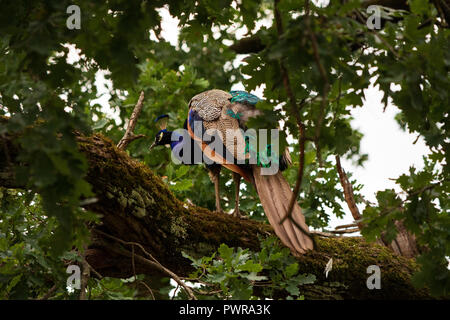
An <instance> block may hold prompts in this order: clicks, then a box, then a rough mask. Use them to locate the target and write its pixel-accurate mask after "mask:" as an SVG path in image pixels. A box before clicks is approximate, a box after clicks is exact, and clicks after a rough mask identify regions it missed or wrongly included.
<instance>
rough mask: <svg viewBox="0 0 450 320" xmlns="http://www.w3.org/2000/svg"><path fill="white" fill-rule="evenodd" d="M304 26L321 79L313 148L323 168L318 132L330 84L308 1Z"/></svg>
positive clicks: (323, 115) (307, 0)
mask: <svg viewBox="0 0 450 320" xmlns="http://www.w3.org/2000/svg"><path fill="white" fill-rule="evenodd" d="M305 24H306V29H307V31H308V34H309V37H310V39H311V46H312V49H313V54H314V60H315V61H316V65H317V68H318V69H319V73H320V76H321V77H322V79H323V87H322V101H321V103H320V110H319V118H318V119H317V124H316V132H315V143H314V144H315V146H316V150H317V159H318V162H319V166H320V167H323V160H322V154H321V151H320V144H319V139H320V131H321V128H322V123H323V120H324V118H325V108H326V105H327V97H328V91H330V82H329V80H328V75H327V72H326V70H325V68H324V66H323V64H322V62H321V61H320V55H319V46H318V44H317V38H316V35H315V33H314V32H313V30H312V28H311V16H310V12H309V0H306V1H305Z"/></svg>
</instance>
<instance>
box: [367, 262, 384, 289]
mask: <svg viewBox="0 0 450 320" xmlns="http://www.w3.org/2000/svg"><path fill="white" fill-rule="evenodd" d="M367 273H368V274H371V275H370V276H369V277H368V278H367V281H366V285H367V289H369V290H373V289H381V270H380V267H379V266H377V265H370V266H368V267H367Z"/></svg>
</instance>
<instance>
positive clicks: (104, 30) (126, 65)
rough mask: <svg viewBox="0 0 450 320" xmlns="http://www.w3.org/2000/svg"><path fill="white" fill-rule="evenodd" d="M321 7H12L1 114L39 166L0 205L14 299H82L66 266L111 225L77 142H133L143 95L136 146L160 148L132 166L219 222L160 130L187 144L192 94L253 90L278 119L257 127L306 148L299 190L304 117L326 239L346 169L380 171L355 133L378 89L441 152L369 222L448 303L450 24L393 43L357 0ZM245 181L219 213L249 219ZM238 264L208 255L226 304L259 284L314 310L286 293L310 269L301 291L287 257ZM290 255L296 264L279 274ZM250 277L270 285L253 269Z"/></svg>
mask: <svg viewBox="0 0 450 320" xmlns="http://www.w3.org/2000/svg"><path fill="white" fill-rule="evenodd" d="M274 3H277V7H276V8H275V7H274ZM314 3H315V2H310V1H308V2H306V1H304V0H281V1H274V2H272V1H257V0H246V1H232V0H222V1H210V0H200V1H194V2H180V1H173V0H168V1H125V0H114V1H108V2H92V1H86V0H82V1H78V2H77V4H78V5H79V6H80V9H81V13H82V19H81V29H80V30H69V29H68V28H67V27H66V19H67V17H68V14H66V8H67V7H68V6H69V5H71V4H72V2H71V1H67V0H62V1H43V0H37V1H25V0H18V1H14V2H11V1H9V2H5V1H1V2H0V5H1V8H2V10H1V11H0V52H1V53H0V116H3V115H6V116H8V117H10V119H9V121H8V122H7V124H6V125H5V124H3V123H1V124H0V136H3V135H5V134H6V133H8V134H19V133H20V138H19V140H18V142H19V143H20V146H21V150H22V151H21V152H20V154H19V158H18V159H19V160H20V162H21V163H27V164H28V165H27V166H21V167H20V168H18V170H17V172H16V177H17V178H18V179H19V180H20V181H21V182H23V183H24V184H26V188H25V190H21V191H17V190H6V189H1V196H2V199H1V203H2V205H1V211H0V230H1V234H0V246H1V250H0V258H1V260H0V296H1V297H2V298H36V297H40V296H43V295H44V294H45V293H46V292H48V291H49V289H50V288H52V286H53V285H54V284H55V283H58V284H59V285H58V290H57V291H56V293H55V294H54V297H58V298H68V299H70V298H74V296H73V295H72V296H71V295H70V294H69V293H67V292H66V291H65V290H64V283H65V278H66V276H67V275H66V274H65V270H64V269H65V268H64V266H65V265H64V263H66V262H67V261H68V260H71V261H76V260H77V255H74V254H73V251H72V248H82V247H83V244H85V243H87V241H88V240H87V238H88V232H87V228H86V224H88V223H96V222H97V221H98V217H96V215H94V214H92V213H89V212H88V211H86V210H84V209H83V208H82V205H83V203H84V201H87V200H89V199H91V198H92V197H93V196H94V193H93V192H92V190H91V187H90V185H89V184H87V183H86V182H85V181H84V176H85V174H86V170H87V163H86V160H85V159H84V157H83V156H82V155H81V154H80V153H79V151H78V148H77V145H76V141H75V137H74V134H73V133H74V131H80V132H84V133H91V132H92V131H99V132H102V133H103V134H105V135H106V136H108V137H110V138H111V139H113V140H114V141H119V139H120V138H121V137H122V135H123V133H124V124H125V123H126V120H127V119H129V117H130V114H131V112H132V110H133V106H134V105H135V103H136V101H137V99H138V96H139V94H140V92H141V91H144V93H145V100H144V108H143V111H142V114H141V116H140V119H139V121H138V124H137V127H136V130H135V133H136V134H144V135H145V136H146V138H144V139H141V140H137V141H136V142H133V143H132V144H131V145H130V146H129V148H128V150H127V152H129V154H130V155H131V156H132V157H134V158H137V159H139V160H141V161H143V162H144V163H146V164H147V165H148V166H149V167H150V168H151V169H152V170H153V171H154V172H156V173H157V174H159V175H161V176H165V177H167V178H166V181H167V183H168V185H169V187H170V189H171V190H172V191H173V192H174V193H175V194H176V195H177V197H179V198H180V199H182V200H190V201H192V202H194V203H195V204H196V205H199V206H204V207H207V208H210V209H213V208H214V206H215V203H214V194H213V192H211V190H212V189H211V185H210V181H209V178H208V176H207V174H206V172H205V170H204V169H203V168H202V166H189V167H179V166H177V165H175V164H173V163H172V162H171V161H170V153H169V151H168V150H164V149H162V148H155V149H154V150H152V151H151V152H148V146H149V144H150V143H151V142H152V141H151V140H152V139H153V137H154V135H155V133H156V132H157V131H158V130H159V129H158V128H156V126H155V125H154V119H155V118H156V117H157V116H158V115H161V114H169V115H170V122H169V129H175V128H180V127H181V126H182V124H183V122H184V119H185V118H186V112H187V102H188V101H189V99H190V98H191V97H192V96H193V95H194V94H196V93H198V92H200V91H203V90H206V89H211V88H220V89H223V90H229V89H231V88H232V86H235V85H237V84H239V83H240V82H242V83H243V85H244V86H245V89H246V90H247V91H250V90H253V89H256V88H262V89H263V92H264V98H265V101H264V102H262V103H259V104H258V108H261V109H263V110H264V111H265V112H266V116H265V117H259V118H257V119H255V120H254V121H251V122H250V125H251V126H254V127H267V126H271V127H273V125H274V124H277V123H278V122H280V123H281V125H282V131H283V132H282V134H281V136H282V137H292V138H293V141H294V142H293V143H292V144H291V145H290V146H289V147H290V149H291V156H292V159H293V160H294V165H293V166H292V167H291V168H290V169H288V170H287V171H286V172H285V173H284V175H285V177H286V178H287V180H288V182H289V183H290V184H291V185H294V184H295V181H296V176H297V169H298V166H299V160H298V159H299V150H300V149H299V143H298V141H299V134H298V124H297V118H296V115H295V113H296V111H295V110H298V112H299V116H300V119H301V121H302V123H303V124H304V126H305V138H307V142H306V151H305V165H306V168H305V174H304V175H305V176H304V179H303V184H302V188H301V192H300V194H299V198H298V200H299V202H300V204H301V205H302V208H304V210H305V215H306V217H307V222H308V223H309V224H310V225H311V226H313V227H317V228H325V227H326V226H327V224H328V222H329V220H330V217H331V215H336V216H337V217H341V216H343V214H344V209H343V208H342V203H343V195H342V189H341V187H340V183H339V179H338V175H337V172H336V169H335V162H334V160H333V159H334V155H340V156H341V157H344V158H347V159H351V160H353V161H354V162H355V163H356V164H358V165H363V164H364V161H365V160H366V159H367V155H366V154H363V153H362V152H361V149H360V142H361V139H362V134H361V133H360V132H359V131H358V130H356V129H355V128H354V127H352V110H353V109H354V108H358V107H361V106H362V103H363V99H364V98H365V97H364V90H365V89H367V88H368V87H369V86H370V83H371V82H372V83H375V85H376V86H377V87H378V88H379V89H380V90H381V91H382V92H383V94H384V98H383V102H384V104H385V106H386V105H387V103H388V102H392V104H393V107H396V108H398V115H397V117H396V119H397V121H398V123H399V124H400V126H401V127H402V128H403V129H404V130H407V131H409V132H411V133H414V134H417V135H419V136H420V137H422V138H423V139H424V140H425V142H426V144H427V146H429V148H430V154H429V155H428V156H426V157H425V159H424V169H423V170H417V169H414V168H411V170H410V171H409V172H406V173H404V174H403V175H401V176H400V177H399V178H397V180H396V182H397V184H398V185H399V186H400V188H401V189H402V190H403V191H402V192H400V193H399V192H397V191H395V190H384V191H380V192H378V194H377V203H374V204H370V205H367V206H366V208H365V210H364V215H363V217H364V220H365V221H364V222H365V226H366V229H364V230H363V234H364V236H365V237H367V238H368V239H372V240H373V239H375V238H376V237H379V236H380V235H381V234H384V235H385V236H386V237H387V238H388V239H393V237H394V236H395V234H396V229H395V221H402V222H403V223H404V225H405V227H406V228H407V229H408V231H410V232H411V233H413V234H414V235H415V237H416V239H417V242H418V244H419V245H420V247H421V256H420V257H419V258H418V259H417V261H418V262H419V264H421V267H422V268H421V271H420V272H419V273H418V274H417V275H416V277H415V278H414V279H415V282H416V284H417V285H418V286H428V287H430V288H431V289H432V291H433V292H434V293H435V294H436V295H448V294H449V288H450V274H449V270H448V269H447V268H446V257H448V256H450V247H449V244H450V233H449V230H450V222H449V215H448V210H449V208H448V198H449V196H448V195H449V186H448V173H449V166H448V164H449V151H448V149H449V138H448V129H449V118H448V117H449V105H450V101H449V100H450V99H449V97H450V96H449V90H448V88H449V84H450V77H449V67H450V48H449V45H450V39H449V37H450V31H449V29H448V28H446V27H445V22H446V23H447V25H448V23H449V21H445V17H442V16H441V15H440V12H439V11H438V10H437V9H436V7H435V6H434V5H433V3H431V2H426V1H421V0H412V1H409V2H408V3H409V4H410V10H409V11H399V10H394V9H391V10H386V11H385V10H383V17H384V18H385V19H383V21H382V26H383V28H382V30H369V29H368V28H367V26H366V24H365V23H364V22H365V21H364V19H363V21H361V17H364V15H365V12H364V11H365V10H364V9H363V7H362V5H361V1H359V0H351V1H346V2H345V4H342V3H341V2H340V1H337V2H332V1H330V4H329V5H327V6H325V7H319V6H316V5H315V4H314ZM307 6H308V8H309V11H307V10H305V9H306V8H307ZM161 10H167V11H168V12H169V13H170V15H171V16H173V17H175V18H177V19H178V20H179V29H180V34H179V37H178V41H177V44H176V45H175V46H174V45H171V44H170V43H169V42H167V41H166V40H165V39H164V37H163V35H164V33H163V32H162V31H163V30H162V27H161V16H160V14H159V13H158V12H161ZM275 11H277V13H278V17H279V21H278V24H277V21H276V19H275V16H276V15H275ZM388 18H389V20H388ZM280 26H281V29H280ZM242 30H244V32H246V35H245V36H251V37H252V38H258V39H259V40H260V49H261V50H259V51H258V50H256V51H258V52H253V51H252V52H253V53H252V54H248V55H237V54H236V53H235V52H234V51H233V49H232V47H231V46H230V45H231V44H233V43H234V44H235V45H236V44H237V43H238V41H237V40H238V39H239V38H240V37H241V35H240V34H239V32H240V31H242ZM313 39H315V42H317V48H318V49H317V51H316V50H315V49H314V48H315V46H314V40H313ZM74 52H77V54H74ZM282 67H284V68H285V69H286V70H287V79H288V80H289V83H290V89H291V92H292V96H290V95H289V94H288V90H287V89H289V88H286V85H285V79H284V78H283V72H282ZM323 71H324V72H323ZM101 75H103V76H104V77H105V78H106V83H107V84H106V92H105V93H102V92H101V90H100V89H101V88H100V87H98V86H97V82H96V80H97V79H98V77H99V76H101ZM102 94H106V95H107V97H108V99H109V101H108V103H109V107H110V108H109V109H107V108H104V106H102V105H101V104H100V103H99V100H98V99H99V98H101V95H102ZM292 97H293V98H294V99H293V101H292V99H291V98H292ZM292 102H294V104H295V105H296V108H295V107H294V108H293V107H292ZM381 107H382V106H380V108H381ZM282 143H283V144H284V143H285V141H283V142H282ZM387 156H389V155H387ZM2 159H8V155H6V154H4V150H3V148H1V147H0V168H1V169H3V167H5V166H6V165H7V163H5V162H2ZM223 171H224V170H223ZM231 181H232V180H231V175H230V173H228V172H222V174H221V182H220V183H221V192H222V194H221V196H222V198H223V199H224V203H223V205H222V207H223V208H224V209H225V210H227V211H229V210H231V209H232V208H233V206H234V192H233V188H232V185H231ZM351 182H352V184H353V187H354V190H355V198H356V201H357V202H359V203H362V202H363V199H362V197H361V196H360V195H359V194H358V191H359V190H360V187H361V185H360V184H361V183H364V184H370V181H351ZM241 211H243V212H245V213H247V214H249V215H250V216H251V217H252V219H257V220H263V219H265V218H264V215H263V210H262V207H261V205H260V204H259V201H258V197H257V195H256V192H255V190H254V189H253V188H252V187H251V186H249V185H246V186H245V187H244V188H242V189H241ZM263 243H265V242H263ZM239 250H240V249H236V250H232V249H230V248H227V247H225V246H222V247H221V252H219V254H220V255H225V258H224V257H221V258H222V259H223V260H217V259H215V257H207V258H204V259H205V260H204V261H203V260H202V259H200V260H199V261H200V262H198V263H199V264H200V265H202V264H204V265H205V268H206V266H208V268H210V269H209V271H208V272H210V274H211V276H213V275H218V274H221V275H222V276H223V277H225V278H224V279H223V280H221V281H219V282H212V283H214V285H216V286H219V287H220V290H222V293H220V294H219V296H221V297H230V296H231V297H237V296H238V294H243V297H251V296H252V292H251V291H252V290H253V289H252V281H254V282H255V281H256V282H258V281H270V279H272V280H273V281H274V280H275V279H278V280H279V279H284V280H280V281H281V282H279V283H278V284H277V286H278V287H277V288H275V287H270V286H268V287H264V289H263V290H274V291H271V292H275V291H276V290H279V289H280V290H281V289H285V290H287V291H288V293H289V294H290V295H291V296H292V297H295V298H297V297H298V296H299V294H300V293H298V294H294V293H296V290H295V289H294V288H293V287H290V289H288V285H287V284H282V283H284V282H282V281H287V279H289V280H290V281H293V283H294V284H298V282H301V279H300V278H298V279H297V280H295V279H296V278H295V276H293V274H295V273H296V272H297V270H295V271H296V272H293V273H292V275H290V276H286V274H285V272H286V268H288V266H289V264H288V261H291V260H290V259H291V258H290V257H288V256H287V254H286V255H284V253H283V254H281V253H280V252H283V250H281V251H276V252H272V251H270V250H269V248H267V252H266V253H263V251H261V252H260V253H254V252H249V251H245V250H240V251H239ZM274 250H275V249H274ZM277 254H281V256H280V259H281V260H277V259H274V260H270V258H268V257H272V256H276V255H277ZM67 255H70V257H69V256H67ZM264 255H267V256H266V257H265V256H264ZM208 259H209V260H208ZM195 261H198V260H195ZM232 261H234V262H232ZM249 261H250V262H249ZM225 262H227V263H229V265H226V263H225ZM214 263H215V265H214ZM246 263H249V264H248V266H250V264H251V265H252V266H255V265H258V266H259V267H261V268H262V269H261V270H260V271H251V270H244V269H245V268H247V267H244V269H241V268H242V267H243V265H245V264H246ZM276 263H280V264H276ZM290 265H292V263H291V264H290ZM259 267H258V268H259ZM220 268H222V269H220ZM255 268H256V269H257V267H255ZM290 268H292V270H291V271H293V270H294V269H295V267H290ZM256 269H254V270H256ZM220 270H222V271H220ZM252 272H256V274H258V272H262V273H263V275H261V276H265V277H267V279H268V280H255V279H253V280H252V279H249V278H248V277H253V276H254V275H251V274H252ZM264 272H266V273H264ZM283 272H284V273H283ZM277 277H279V278H277ZM283 277H284V278H283ZM294 278H295V279H294ZM210 280H211V279H210ZM102 281H104V282H105V284H104V286H103V287H102V288H103V289H105V291H101V290H103V289H99V287H98V286H99V284H97V283H95V282H91V283H90V286H91V287H92V292H93V295H92V298H100V297H103V298H111V299H112V298H118V297H123V298H125V297H135V293H134V292H133V291H132V290H129V288H128V286H123V285H122V282H120V281H116V280H107V279H105V280H102ZM108 281H109V282H108ZM296 281H297V282H296ZM107 283H108V284H107ZM286 283H287V282H286ZM239 286H241V287H239ZM295 287H296V288H297V287H298V286H295ZM238 288H241V289H242V291H240V290H238ZM114 290H118V291H120V294H118V295H114V294H113V293H112V292H113V291H114Z"/></svg>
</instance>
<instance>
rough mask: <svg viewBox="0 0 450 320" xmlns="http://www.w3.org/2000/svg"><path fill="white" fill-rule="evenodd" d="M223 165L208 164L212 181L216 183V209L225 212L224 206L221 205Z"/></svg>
mask: <svg viewBox="0 0 450 320" xmlns="http://www.w3.org/2000/svg"><path fill="white" fill-rule="evenodd" d="M220 169H221V166H220V165H219V166H214V165H213V166H208V175H209V178H210V179H211V181H212V182H213V183H214V193H215V196H216V211H217V212H219V213H223V210H222V207H221V206H220V188H219V177H220Z"/></svg>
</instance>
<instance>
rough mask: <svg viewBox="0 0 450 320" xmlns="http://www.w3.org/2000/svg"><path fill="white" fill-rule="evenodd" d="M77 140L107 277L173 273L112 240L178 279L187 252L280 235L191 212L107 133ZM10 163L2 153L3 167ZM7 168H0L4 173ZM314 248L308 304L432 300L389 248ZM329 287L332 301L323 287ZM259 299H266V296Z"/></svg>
mask: <svg viewBox="0 0 450 320" xmlns="http://www.w3.org/2000/svg"><path fill="white" fill-rule="evenodd" d="M2 139H3V138H2V137H0V140H2ZM9 139H14V137H9V138H8V141H6V142H7V145H8V146H13V145H14V144H13V143H12V142H11V141H9ZM77 140H78V145H79V148H80V151H81V152H82V153H83V154H84V156H85V157H86V159H87V161H88V172H87V175H86V178H85V179H86V181H87V182H89V183H90V184H91V185H92V190H94V192H95V197H96V198H97V199H98V201H97V202H95V203H90V204H88V205H87V209H88V210H90V211H91V212H95V213H97V214H100V215H101V216H102V218H101V224H99V225H96V226H94V229H93V230H92V234H91V239H92V241H91V244H90V245H89V247H88V249H87V251H86V261H87V263H89V265H90V266H92V268H93V269H95V270H97V272H98V273H99V274H101V275H103V276H104V277H120V278H128V277H131V276H133V275H134V274H135V273H136V274H145V275H146V277H152V278H153V279H158V278H163V277H167V273H165V272H163V271H162V270H161V268H159V266H158V265H157V264H156V263H155V262H153V261H152V260H151V259H147V257H148V255H147V256H143V255H144V254H145V253H143V255H139V256H140V257H141V258H142V259H141V258H138V257H137V256H136V254H135V266H134V268H133V266H132V265H131V263H130V259H131V258H132V253H131V250H123V251H120V252H119V250H118V246H117V243H118V242H117V241H115V240H113V239H111V238H110V237H108V236H106V235H105V234H107V235H110V236H113V237H115V238H118V239H121V240H123V241H125V242H126V243H136V244H140V245H141V246H142V248H144V249H145V251H146V252H147V253H149V254H151V255H152V256H153V257H154V258H155V259H156V260H157V261H158V262H160V264H161V265H163V266H164V267H165V268H167V269H169V270H170V271H171V272H173V273H174V274H176V275H177V276H178V277H179V279H183V277H186V276H188V275H189V274H190V273H191V272H192V271H193V268H192V266H191V262H190V260H188V259H185V258H184V257H183V256H182V252H183V251H184V252H186V253H187V254H189V255H191V256H193V257H197V258H199V257H202V256H210V255H211V254H212V253H213V252H214V251H216V250H217V248H218V247H219V246H220V244H222V243H225V244H227V245H228V246H230V247H241V248H249V249H251V250H254V251H257V250H259V248H260V247H259V243H260V239H259V238H258V237H261V236H262V237H265V236H267V235H273V231H272V229H271V227H270V226H269V225H267V224H264V223H261V222H256V221H253V220H241V219H237V218H234V217H232V216H229V215H226V214H218V213H215V212H211V211H209V210H206V209H204V208H200V207H196V206H193V205H192V206H187V205H186V204H185V203H183V202H181V201H179V200H178V199H177V198H176V197H175V196H174V195H173V194H172V193H171V192H170V190H169V189H168V188H167V185H166V184H165V183H164V182H163V181H162V180H161V179H160V178H159V177H158V176H155V175H154V174H153V173H152V171H151V170H150V169H149V168H148V167H147V166H145V165H144V164H143V163H140V162H138V161H136V160H134V159H131V158H130V157H129V156H128V154H127V153H126V152H124V151H122V150H119V149H118V148H117V147H116V146H115V145H114V143H113V142H112V141H111V140H109V139H107V138H104V137H103V136H101V135H98V134H97V135H94V136H91V137H86V136H81V135H80V136H78V137H77ZM2 142H3V141H0V145H1V143H2ZM9 154H10V155H11V161H12V162H13V163H14V164H15V165H18V163H17V159H16V158H15V157H14V154H15V153H14V152H9ZM4 157H5V156H4V155H3V154H0V163H2V161H3V160H4ZM21 165H23V164H21ZM2 169H3V168H2V167H0V171H1V170H2ZM94 230H95V231H94ZM97 231H99V232H97ZM102 232H103V233H102ZM315 242H316V243H317V248H316V250H315V251H308V253H307V254H305V255H303V256H301V257H298V258H297V262H298V263H299V267H300V270H302V272H304V273H312V274H315V275H316V276H317V281H316V283H315V284H314V285H310V286H305V287H302V288H301V290H302V293H304V295H305V297H306V298H310V299H321V298H322V299H324V298H325V299H326V298H330V296H329V295H328V294H329V293H330V292H333V293H336V294H335V295H334V296H333V297H335V298H353V299H356V298H357V299H365V298H367V299H377V298H384V299H394V298H395V299H399V298H403V299H408V298H423V297H429V296H428V293H427V292H426V291H423V290H417V289H415V288H414V287H413V286H412V284H411V282H410V280H409V279H410V278H411V274H412V273H413V272H414V271H415V270H416V268H417V267H416V266H415V264H413V262H412V261H410V260H408V259H405V258H403V257H400V256H396V255H395V254H393V253H392V252H391V251H390V250H389V249H387V248H384V247H381V246H378V245H374V244H369V243H366V242H365V241H364V240H363V239H361V238H350V237H345V238H343V237H338V238H316V237H315ZM136 244H134V245H135V246H136V248H137V245H136ZM128 245H131V244H128ZM330 257H333V260H335V261H337V262H336V263H339V266H340V267H339V268H336V269H333V272H331V273H330V274H329V276H328V278H325V277H324V275H323V269H324V267H325V265H326V263H327V262H328V260H329V259H330ZM372 264H376V265H379V266H380V267H381V268H382V270H383V287H382V289H381V290H376V291H377V292H373V290H372V291H371V290H368V289H367V287H366V285H365V283H366V279H367V273H366V268H367V266H369V265H372ZM336 266H337V264H336ZM91 271H92V269H91ZM97 272H96V273H97ZM330 281H338V282H341V283H343V284H344V285H345V286H346V289H345V290H342V292H341V291H339V294H338V293H337V292H335V290H337V289H336V288H334V287H333V288H332V287H329V286H327V283H329V282H330ZM324 287H325V288H326V289H327V292H328V293H327V295H324V293H323V290H321V289H320V288H324ZM258 294H259V295H261V296H262V297H263V296H264V295H263V293H262V292H260V293H258Z"/></svg>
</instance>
